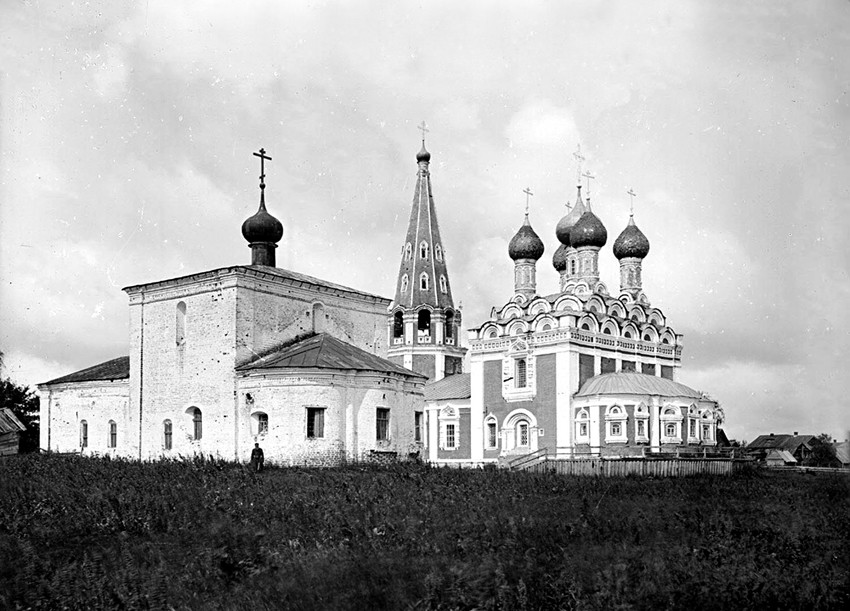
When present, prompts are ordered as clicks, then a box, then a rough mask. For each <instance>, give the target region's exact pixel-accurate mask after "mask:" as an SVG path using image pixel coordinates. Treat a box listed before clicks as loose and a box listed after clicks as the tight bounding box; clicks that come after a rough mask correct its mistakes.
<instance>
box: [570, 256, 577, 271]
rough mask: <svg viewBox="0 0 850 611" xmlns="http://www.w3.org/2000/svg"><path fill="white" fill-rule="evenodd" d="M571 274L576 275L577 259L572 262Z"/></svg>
mask: <svg viewBox="0 0 850 611" xmlns="http://www.w3.org/2000/svg"><path fill="white" fill-rule="evenodd" d="M570 273H571V274H575V273H576V261H575V259H573V260H572V261H570Z"/></svg>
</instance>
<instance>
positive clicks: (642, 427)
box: [626, 403, 649, 442]
mask: <svg viewBox="0 0 850 611" xmlns="http://www.w3.org/2000/svg"><path fill="white" fill-rule="evenodd" d="M626 408H628V406H626ZM634 415H635V441H636V442H646V441H649V408H648V407H647V406H646V404H645V403H641V404H640V405H638V406H637V407H636V408H635V411H634Z"/></svg>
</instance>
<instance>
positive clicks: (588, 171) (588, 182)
mask: <svg viewBox="0 0 850 611" xmlns="http://www.w3.org/2000/svg"><path fill="white" fill-rule="evenodd" d="M582 176H584V177H585V178H586V179H587V199H590V181H591V180H596V176H594V175H593V174H591V173H590V170H586V171H585V172H584V174H582Z"/></svg>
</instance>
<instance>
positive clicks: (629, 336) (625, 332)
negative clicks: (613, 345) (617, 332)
mask: <svg viewBox="0 0 850 611" xmlns="http://www.w3.org/2000/svg"><path fill="white" fill-rule="evenodd" d="M623 337H625V338H626V339H632V332H631V331H624V332H623Z"/></svg>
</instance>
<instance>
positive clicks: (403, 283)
mask: <svg viewBox="0 0 850 611" xmlns="http://www.w3.org/2000/svg"><path fill="white" fill-rule="evenodd" d="M409 282H410V280H409V279H408V277H407V274H404V275H403V276H402V277H401V292H402V293H406V292H407V285H408V283H409Z"/></svg>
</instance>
